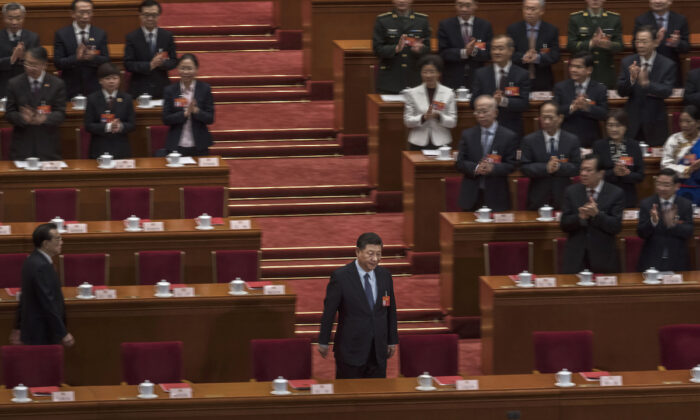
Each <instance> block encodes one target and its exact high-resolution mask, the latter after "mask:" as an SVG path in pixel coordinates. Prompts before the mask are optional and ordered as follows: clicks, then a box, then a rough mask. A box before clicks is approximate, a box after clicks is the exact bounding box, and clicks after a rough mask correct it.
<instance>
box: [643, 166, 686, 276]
mask: <svg viewBox="0 0 700 420" xmlns="http://www.w3.org/2000/svg"><path fill="white" fill-rule="evenodd" d="M679 187H680V180H679V179H678V175H676V172H675V171H674V170H673V169H670V168H664V169H662V170H661V171H660V172H659V175H658V176H657V177H656V194H654V195H652V196H651V197H647V198H645V199H644V200H642V202H641V203H640V205H639V224H638V225H637V235H639V237H640V238H642V239H644V247H643V248H642V253H641V254H640V256H639V265H638V267H637V269H638V270H639V271H644V270H646V269H647V268H649V267H654V268H656V269H657V270H660V271H669V270H671V271H684V270H690V269H691V268H690V259H689V258H688V239H690V238H691V237H692V236H693V204H692V203H691V202H690V200H688V199H686V198H683V197H681V196H678V195H676V192H677V191H678V188H679Z"/></svg>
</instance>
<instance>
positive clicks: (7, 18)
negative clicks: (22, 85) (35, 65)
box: [0, 2, 40, 98]
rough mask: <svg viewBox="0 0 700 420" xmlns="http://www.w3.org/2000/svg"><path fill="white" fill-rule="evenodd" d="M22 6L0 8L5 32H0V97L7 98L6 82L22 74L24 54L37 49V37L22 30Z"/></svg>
mask: <svg viewBox="0 0 700 420" xmlns="http://www.w3.org/2000/svg"><path fill="white" fill-rule="evenodd" d="M26 15H27V12H26V10H25V9H24V6H22V5H21V4H19V3H14V2H12V3H6V4H5V5H4V6H2V17H3V21H4V22H5V30H4V31H0V97H2V98H4V97H6V96H7V82H8V81H9V80H10V79H11V78H13V77H15V76H18V75H20V74H22V73H23V72H24V53H25V52H26V51H27V50H29V49H31V48H34V47H38V46H39V45H40V44H39V35H37V34H35V33H34V32H32V31H29V30H27V29H24V27H23V26H24V17H25V16H26Z"/></svg>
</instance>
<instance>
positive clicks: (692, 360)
mask: <svg viewBox="0 0 700 420" xmlns="http://www.w3.org/2000/svg"><path fill="white" fill-rule="evenodd" d="M659 345H660V351H661V365H662V366H663V367H664V368H666V369H690V368H692V367H695V366H697V365H698V364H700V324H675V325H666V326H663V327H661V328H659Z"/></svg>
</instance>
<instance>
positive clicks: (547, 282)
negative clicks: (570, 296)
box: [535, 277, 557, 287]
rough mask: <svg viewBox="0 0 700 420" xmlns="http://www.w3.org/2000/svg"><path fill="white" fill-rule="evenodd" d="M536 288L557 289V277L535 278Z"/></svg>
mask: <svg viewBox="0 0 700 420" xmlns="http://www.w3.org/2000/svg"><path fill="white" fill-rule="evenodd" d="M535 287H557V279H556V277H535Z"/></svg>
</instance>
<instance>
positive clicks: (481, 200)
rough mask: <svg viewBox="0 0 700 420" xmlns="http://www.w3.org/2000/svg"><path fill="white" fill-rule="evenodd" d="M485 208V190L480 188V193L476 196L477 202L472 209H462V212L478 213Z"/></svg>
mask: <svg viewBox="0 0 700 420" xmlns="http://www.w3.org/2000/svg"><path fill="white" fill-rule="evenodd" d="M483 206H484V189H483V188H479V193H478V194H477V196H476V201H475V202H474V205H473V206H472V207H471V208H470V209H462V211H477V210H479V209H480V208H482V207H483Z"/></svg>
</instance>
